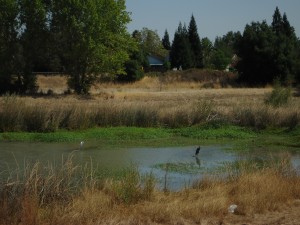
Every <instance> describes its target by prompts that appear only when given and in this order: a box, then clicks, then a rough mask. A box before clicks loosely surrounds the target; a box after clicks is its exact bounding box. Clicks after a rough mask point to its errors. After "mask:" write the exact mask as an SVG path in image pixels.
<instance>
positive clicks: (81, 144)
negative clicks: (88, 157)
mask: <svg viewBox="0 0 300 225" xmlns="http://www.w3.org/2000/svg"><path fill="white" fill-rule="evenodd" d="M83 145H84V141H81V142H80V149H83Z"/></svg>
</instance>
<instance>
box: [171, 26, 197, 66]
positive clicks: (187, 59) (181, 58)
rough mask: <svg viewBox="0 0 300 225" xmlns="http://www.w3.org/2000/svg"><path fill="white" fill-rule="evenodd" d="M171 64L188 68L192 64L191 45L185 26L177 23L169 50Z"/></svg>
mask: <svg viewBox="0 0 300 225" xmlns="http://www.w3.org/2000/svg"><path fill="white" fill-rule="evenodd" d="M170 59H171V66H172V67H175V68H180V67H181V68H182V69H189V68H191V67H192V66H193V61H192V52H191V46H190V43H189V40H188V32H187V29H186V26H185V25H184V26H182V24H181V23H179V26H178V29H177V31H176V32H175V35H174V40H173V43H172V47H171V51H170Z"/></svg>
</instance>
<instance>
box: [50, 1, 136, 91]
mask: <svg viewBox="0 0 300 225" xmlns="http://www.w3.org/2000/svg"><path fill="white" fill-rule="evenodd" d="M52 17H53V19H52V20H53V21H52V24H51V25H52V30H53V33H54V35H55V40H56V43H57V45H58V46H59V47H60V50H61V51H60V52H59V54H60V55H61V57H62V60H63V64H64V66H65V69H66V72H67V73H68V74H69V75H70V78H71V80H70V82H69V85H70V87H71V88H73V89H74V90H75V92H76V93H78V94H83V93H87V92H88V91H89V88H90V86H91V85H92V84H93V82H94V81H95V80H96V79H97V78H99V76H100V75H101V73H106V74H112V75H114V74H122V73H124V67H123V64H124V62H126V61H127V60H128V58H129V55H128V51H129V49H131V48H134V42H133V41H132V39H131V38H130V36H129V34H128V33H127V31H126V24H127V23H128V22H129V21H130V18H129V15H128V13H127V12H126V11H125V1H123V0H119V1H114V0H109V1H107V0H101V1H96V0H89V1H76V2H73V1H58V0H57V1H53V7H52Z"/></svg>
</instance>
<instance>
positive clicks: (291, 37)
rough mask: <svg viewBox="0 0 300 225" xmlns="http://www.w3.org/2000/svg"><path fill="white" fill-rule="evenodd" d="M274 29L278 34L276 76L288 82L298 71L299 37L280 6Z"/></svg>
mask: <svg viewBox="0 0 300 225" xmlns="http://www.w3.org/2000/svg"><path fill="white" fill-rule="evenodd" d="M272 30H273V32H274V34H275V35H276V37H275V45H274V53H273V59H274V68H275V76H276V78H279V79H280V80H281V82H282V83H286V84H287V83H289V82H290V81H291V80H292V79H293V78H292V77H293V76H294V75H295V73H296V64H297V55H298V54H297V50H296V49H297V37H296V34H295V30H294V28H293V27H292V26H291V25H290V23H289V21H288V19H287V15H286V14H285V13H284V15H283V17H282V16H281V14H280V11H279V9H278V7H276V9H275V12H274V15H273V22H272Z"/></svg>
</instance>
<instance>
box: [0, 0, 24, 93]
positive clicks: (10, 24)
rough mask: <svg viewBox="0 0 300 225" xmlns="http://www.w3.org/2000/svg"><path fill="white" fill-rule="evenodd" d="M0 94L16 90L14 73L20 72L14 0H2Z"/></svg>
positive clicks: (0, 15)
mask: <svg viewBox="0 0 300 225" xmlns="http://www.w3.org/2000/svg"><path fill="white" fill-rule="evenodd" d="M0 7H1V10H0V94H3V93H7V92H14V91H16V87H15V83H14V75H15V74H16V73H17V72H19V70H18V69H19V68H20V67H21V65H19V67H16V65H18V60H19V58H20V57H19V45H18V39H17V26H18V22H17V16H18V5H17V3H16V1H14V0H0Z"/></svg>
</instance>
